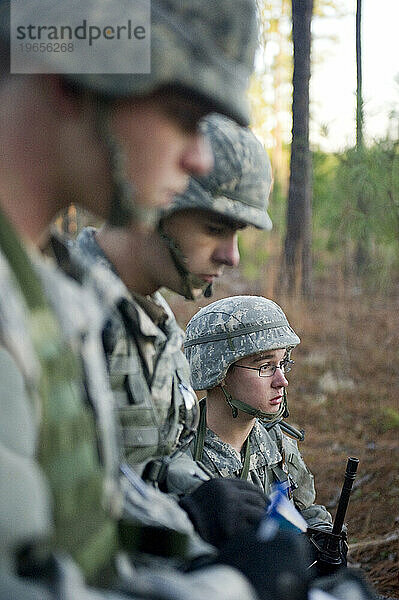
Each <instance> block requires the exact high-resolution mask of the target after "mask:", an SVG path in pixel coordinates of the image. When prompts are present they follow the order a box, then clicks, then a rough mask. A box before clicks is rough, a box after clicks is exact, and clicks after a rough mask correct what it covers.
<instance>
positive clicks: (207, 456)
mask: <svg viewBox="0 0 399 600" xmlns="http://www.w3.org/2000/svg"><path fill="white" fill-rule="evenodd" d="M249 443H250V464H249V472H248V480H249V481H252V482H253V483H254V484H255V485H257V486H259V487H260V488H262V490H263V491H264V492H265V493H266V494H269V493H270V491H271V486H272V484H273V483H274V482H276V481H280V482H282V481H287V479H288V482H289V484H290V489H291V494H292V501H293V503H294V504H295V506H296V508H297V509H298V510H299V511H300V512H301V513H302V516H303V517H304V519H305V520H306V522H307V523H308V525H309V526H311V527H323V526H325V527H328V528H330V527H331V523H332V519H331V515H330V513H329V512H328V511H327V510H326V508H325V507H324V506H321V505H318V504H314V501H315V497H316V494H315V488H314V478H313V475H312V473H311V472H310V471H309V469H308V468H307V466H306V464H305V462H304V460H303V458H302V456H301V454H300V452H299V450H298V445H297V442H296V441H294V440H293V439H291V438H289V437H287V436H286V435H285V434H284V433H283V432H282V431H281V429H280V427H279V426H278V425H275V426H274V427H272V428H271V429H270V430H269V431H267V430H266V428H265V427H264V426H263V425H262V423H260V422H259V421H258V420H257V421H256V422H255V425H254V427H253V429H252V431H251V433H250V436H249ZM194 445H195V442H193V443H192V444H191V446H190V448H189V450H188V452H187V454H188V455H189V456H190V457H191V458H192V457H193V456H194ZM179 460H181V462H180V463H179ZM186 461H187V459H176V461H175V464H174V465H173V466H172V467H171V468H170V472H169V473H168V486H169V489H170V491H171V492H172V493H176V492H177V491H179V493H182V491H183V489H185V492H186V493H187V492H190V491H192V490H193V489H194V488H195V487H196V485H198V483H197V481H195V480H194V479H193V477H189V476H187V474H186V473H187V467H186V468H185V469H184V466H185V463H186ZM201 462H202V463H203V465H204V466H205V467H206V469H207V470H208V472H210V473H211V474H212V476H213V477H240V474H241V471H242V468H243V464H244V457H243V456H242V452H241V453H240V452H238V451H237V450H235V449H234V448H233V447H232V446H231V445H230V444H227V443H225V442H223V441H222V440H221V439H220V438H219V436H217V435H216V434H215V433H214V432H213V431H211V430H210V429H209V428H207V429H206V433H205V440H204V449H203V453H202V459H201ZM179 471H181V472H182V474H181V477H179Z"/></svg>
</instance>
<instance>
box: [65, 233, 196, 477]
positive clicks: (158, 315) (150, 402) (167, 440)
mask: <svg viewBox="0 0 399 600" xmlns="http://www.w3.org/2000/svg"><path fill="white" fill-rule="evenodd" d="M94 233H95V230H94V229H92V228H87V229H85V230H83V231H82V232H81V233H80V235H79V237H78V241H77V247H76V251H77V252H78V254H79V260H81V261H82V263H83V264H84V265H85V269H86V271H87V275H88V277H89V278H90V279H91V280H92V283H93V284H94V285H95V288H96V293H97V295H98V297H99V299H100V302H101V304H102V305H103V306H106V307H108V309H109V310H110V319H109V321H108V323H107V327H106V330H105V334H106V352H107V356H108V365H109V370H110V379H111V387H112V391H113V395H114V399H115V402H116V406H117V410H118V415H119V419H120V425H121V428H122V437H123V453H124V459H125V460H126V461H127V462H128V463H129V465H130V466H131V467H132V468H134V469H135V470H136V471H138V472H140V474H141V472H142V471H143V469H144V467H145V464H146V462H147V461H148V460H152V459H155V458H157V457H161V456H165V455H166V456H168V455H169V454H171V453H172V452H173V451H174V450H176V448H177V447H178V445H179V443H180V442H184V438H185V436H186V435H189V433H190V431H191V430H192V428H193V425H195V423H196V422H197V415H198V402H197V398H196V396H195V393H194V391H193V389H192V388H191V385H190V383H189V381H190V374H189V367H188V364H187V361H186V359H185V357H184V355H183V353H182V351H181V346H182V343H183V338H184V333H183V331H182V330H181V329H180V327H179V326H178V324H177V322H176V319H175V317H174V315H173V313H172V311H171V309H170V307H169V306H168V304H167V302H166V301H165V299H164V298H163V296H162V295H161V294H159V293H158V292H156V293H155V294H153V295H152V296H151V297H147V298H145V299H144V298H142V297H139V296H134V297H133V296H132V295H131V294H130V293H129V291H128V290H127V288H126V287H125V285H124V284H123V282H122V281H121V280H120V278H119V277H118V276H117V275H116V273H115V272H114V270H113V267H112V265H111V264H110V263H109V261H108V260H107V258H106V257H105V255H104V253H103V251H102V250H101V248H100V247H99V245H98V244H97V242H96V240H95V236H94ZM121 300H123V301H124V306H123V310H122V312H121V308H120V307H121ZM118 307H119V308H118ZM132 330H133V335H132Z"/></svg>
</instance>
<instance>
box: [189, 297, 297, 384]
mask: <svg viewBox="0 0 399 600" xmlns="http://www.w3.org/2000/svg"><path fill="white" fill-rule="evenodd" d="M299 343H300V339H299V337H298V336H297V335H296V333H295V332H294V331H293V329H292V328H291V326H290V324H289V323H288V320H287V317H286V316H285V314H284V312H283V311H282V309H281V308H280V307H279V306H278V304H276V303H275V302H273V301H272V300H268V299H267V298H263V297H262V296H232V297H230V298H223V299H222V300H217V301H216V302H212V304H209V305H208V306H205V307H204V308H202V309H201V310H200V311H199V312H198V313H197V314H195V315H194V316H193V318H192V319H191V320H190V321H189V323H188V325H187V329H186V340H185V342H184V352H185V355H186V357H187V359H188V362H189V364H190V370H191V378H192V386H193V388H194V389H195V390H209V389H211V388H213V387H215V386H217V385H219V384H220V383H221V382H222V381H223V379H224V378H225V376H226V373H227V371H228V369H229V367H230V366H231V365H232V364H233V363H235V362H236V361H237V360H239V359H240V358H244V357H245V356H250V355H252V354H256V353H257V352H262V351H263V350H277V349H280V348H288V349H291V348H293V347H295V346H296V345H297V344H299Z"/></svg>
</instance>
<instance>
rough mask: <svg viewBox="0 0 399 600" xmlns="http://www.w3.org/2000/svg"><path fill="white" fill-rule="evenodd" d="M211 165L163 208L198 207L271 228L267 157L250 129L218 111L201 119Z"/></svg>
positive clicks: (173, 210) (269, 178) (171, 211)
mask: <svg viewBox="0 0 399 600" xmlns="http://www.w3.org/2000/svg"><path fill="white" fill-rule="evenodd" d="M200 130H201V132H202V133H203V134H204V135H205V136H206V138H207V139H208V140H209V142H210V144H211V147H212V152H213V155H214V160H215V162H214V167H213V169H212V171H211V172H210V173H209V174H208V175H203V176H198V177H196V176H191V177H190V182H189V186H188V189H187V191H186V192H185V193H184V194H182V195H180V196H176V197H175V199H174V200H173V202H172V204H171V205H170V206H169V207H168V208H167V209H166V210H165V211H164V216H168V215H170V214H173V213H175V212H177V211H180V210H184V209H202V210H209V211H212V212H214V213H216V214H220V215H223V216H226V217H229V218H230V219H233V220H235V221H239V222H241V223H244V224H246V225H253V226H254V227H257V228H259V229H271V226H272V223H271V220H270V218H269V215H268V214H267V206H268V200H269V194H270V188H271V184H272V172H271V166H270V160H269V157H268V155H267V152H266V151H265V149H264V147H263V145H262V144H261V142H260V141H259V140H258V139H257V138H256V137H255V135H254V134H253V133H252V131H251V130H250V129H248V128H246V127H239V126H238V125H237V124H236V123H234V121H232V120H231V119H228V118H226V117H224V116H222V115H219V114H212V115H209V116H208V117H205V118H204V119H202V121H201V124H200Z"/></svg>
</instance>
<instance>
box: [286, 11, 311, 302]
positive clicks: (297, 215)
mask: <svg viewBox="0 0 399 600" xmlns="http://www.w3.org/2000/svg"><path fill="white" fill-rule="evenodd" d="M312 11H313V0H292V38H293V45H294V74H293V98H292V145H291V163H290V184H289V192H288V206H287V233H286V238H285V246H284V263H285V280H286V282H287V288H288V292H289V293H290V294H293V293H294V292H296V291H298V289H300V291H301V293H302V294H303V295H304V296H310V295H311V292H312V255H311V245H312V183H311V157H310V151H309V80H310V48H311V21H312ZM299 284H300V286H299Z"/></svg>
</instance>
